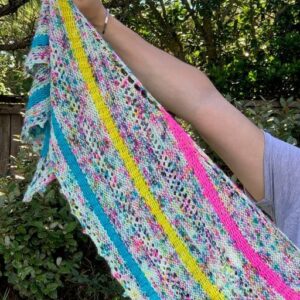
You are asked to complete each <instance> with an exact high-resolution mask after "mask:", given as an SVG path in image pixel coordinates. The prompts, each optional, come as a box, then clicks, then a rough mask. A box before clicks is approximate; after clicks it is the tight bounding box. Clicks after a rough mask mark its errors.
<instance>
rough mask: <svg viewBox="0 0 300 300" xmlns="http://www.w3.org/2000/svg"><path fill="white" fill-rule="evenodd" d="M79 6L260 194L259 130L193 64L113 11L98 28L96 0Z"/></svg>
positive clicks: (100, 13) (79, 0)
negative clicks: (162, 47)
mask: <svg viewBox="0 0 300 300" xmlns="http://www.w3.org/2000/svg"><path fill="white" fill-rule="evenodd" d="M74 3H75V4H76V5H77V7H78V8H79V10H80V11H81V12H82V13H83V14H84V15H85V17H86V18H87V19H88V20H89V22H90V23H91V24H92V25H93V26H94V27H95V28H96V29H97V31H98V32H99V33H100V34H101V35H102V37H103V38H104V39H105V40H106V41H107V42H108V43H109V44H110V45H111V46H112V48H113V49H114V51H115V52H116V53H117V54H118V55H119V56H120V57H121V59H122V60H123V61H124V62H125V63H126V64H127V66H128V67H129V68H130V69H131V70H132V72H133V73H134V74H135V75H136V77H137V78H138V79H139V80H140V81H141V82H142V84H143V85H144V86H145V87H146V89H147V90H148V91H149V92H150V93H151V94H152V95H153V96H154V97H155V98H156V99H157V100H158V101H159V102H160V103H161V104H162V105H163V106H164V107H165V108H166V109H167V110H169V111H171V112H173V113H174V114H176V115H177V116H179V117H181V118H183V119H184V120H186V121H188V122H189V123H191V124H192V125H193V126H194V128H195V129H196V130H197V131H198V132H199V134H200V135H201V136H202V137H203V139H204V140H205V141H206V142H207V143H208V144H209V145H210V147H211V148H212V149H213V150H214V151H215V152H216V153H217V154H218V155H219V156H220V157H221V158H222V159H223V160H224V162H225V163H226V164H227V165H228V167H229V168H230V169H231V170H232V172H233V173H234V174H235V176H236V177H237V178H238V179H239V180H240V181H241V183H242V184H243V186H244V187H245V189H246V190H247V191H248V192H249V193H250V194H251V196H252V197H253V199H254V200H256V201H259V200H261V199H263V198H264V176H263V153H264V135H263V131H262V130H261V129H259V128H258V127H257V126H256V125H255V124H253V123H252V121H250V120H249V119H248V118H247V117H246V116H244V115H243V114H242V113H241V112H240V111H239V110H237V109H236V108H235V107H234V106H233V105H231V104H230V103H229V102H228V101H227V100H226V99H225V98H224V97H223V96H222V95H221V93H220V92H219V91H218V90H217V89H216V87H215V86H214V85H213V83H212V82H211V81H210V80H209V78H208V77H207V76H206V75H205V74H204V73H203V72H201V71H200V70H198V69H197V68H195V67H193V66H191V65H189V64H187V63H184V62H182V61H181V60H179V59H177V58H175V57H174V56H172V55H170V54H168V53H166V52H164V51H162V50H160V49H159V48H156V47H155V46H153V45H151V44H150V43H148V42H147V41H145V40H144V39H143V38H142V37H141V36H139V35H138V34H137V33H135V32H134V31H132V30H130V29H129V28H128V27H126V26H125V25H124V24H122V23H121V22H120V21H119V20H117V19H116V18H115V17H113V16H111V15H110V16H109V22H108V26H107V28H106V31H105V34H102V30H103V26H104V20H105V8H104V6H103V4H102V3H101V2H100V1H99V0H74Z"/></svg>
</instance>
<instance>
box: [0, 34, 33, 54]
mask: <svg viewBox="0 0 300 300" xmlns="http://www.w3.org/2000/svg"><path fill="white" fill-rule="evenodd" d="M31 38H32V37H31V36H28V37H26V38H24V39H23V40H20V41H14V42H13V43H9V44H0V51H14V50H20V49H26V48H28V47H29V46H30V42H31Z"/></svg>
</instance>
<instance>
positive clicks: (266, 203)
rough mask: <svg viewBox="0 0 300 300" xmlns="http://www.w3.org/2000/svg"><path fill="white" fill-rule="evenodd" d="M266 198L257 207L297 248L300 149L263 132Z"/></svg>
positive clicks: (299, 231)
mask: <svg viewBox="0 0 300 300" xmlns="http://www.w3.org/2000/svg"><path fill="white" fill-rule="evenodd" d="M264 137H265V151H264V183H265V197H264V199H263V200H261V201H259V202H257V203H256V204H257V206H258V207H260V208H261V209H262V210H263V211H265V212H266V213H267V214H268V215H269V216H270V217H271V219H272V220H273V221H274V222H275V224H276V226H277V227H278V228H279V229H280V230H281V231H282V232H283V233H285V235H286V236H287V237H288V238H289V239H290V240H291V241H292V242H293V243H294V244H295V245H296V246H297V247H298V248H299V249H300V148H298V147H296V146H293V145H290V144H288V143H286V142H284V141H282V140H280V139H278V138H276V137H274V136H272V135H271V134H269V133H268V132H266V131H264Z"/></svg>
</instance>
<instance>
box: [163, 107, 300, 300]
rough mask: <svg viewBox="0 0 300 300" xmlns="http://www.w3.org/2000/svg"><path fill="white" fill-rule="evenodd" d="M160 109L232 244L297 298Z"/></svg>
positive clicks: (281, 291) (274, 284) (287, 295)
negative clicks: (248, 236)
mask: <svg viewBox="0 0 300 300" xmlns="http://www.w3.org/2000/svg"><path fill="white" fill-rule="evenodd" d="M161 111H162V113H163V114H164V116H165V118H166V120H167V122H168V124H169V127H170V130H171V132H172V133H173V135H174V137H175V138H176V140H177V143H178V146H179V149H180V150H181V151H182V153H183V154H184V155H185V158H186V160H187V162H188V163H189V165H190V166H191V167H192V168H193V170H194V173H195V175H196V177H197V178H198V181H199V182H200V184H201V186H202V187H203V194H204V196H205V197H206V198H207V199H209V201H210V202H211V204H212V206H213V207H214V210H215V211H216V213H217V215H218V216H219V218H220V220H221V222H222V223H223V226H224V227H225V228H226V230H227V231H228V233H229V235H230V237H231V238H232V240H233V241H234V245H235V247H236V248H237V249H238V250H240V251H241V252H242V253H243V254H244V256H245V257H246V258H247V259H248V260H249V261H250V263H251V264H252V265H253V266H254V267H255V268H256V270H257V271H258V273H259V274H260V276H261V277H263V278H264V279H265V280H266V281H267V283H268V284H269V285H271V286H272V287H273V288H274V289H275V290H276V291H277V292H278V293H279V294H281V295H282V296H283V297H285V298H286V299H289V300H296V299H298V300H299V299H300V293H298V292H296V291H294V290H293V289H292V288H291V287H290V286H288V285H287V284H286V283H285V282H284V281H283V280H282V278H281V277H280V276H279V275H278V274H277V273H276V272H275V271H274V270H272V269H271V268H270V267H269V266H268V265H267V264H266V263H265V262H264V261H263V259H262V258H261V257H260V256H259V255H258V253H256V252H255V250H254V249H253V248H252V247H251V245H250V244H249V243H248V241H247V240H246V239H245V238H244V236H243V235H242V233H241V231H240V230H239V228H238V226H237V224H236V223H235V222H234V220H233V219H232V218H231V216H230V214H229V213H228V212H227V209H226V208H225V206H224V204H223V202H222V200H221V199H220V198H219V196H218V194H217V191H216V190H215V188H214V186H213V184H212V183H211V181H210V180H209V178H208V176H207V174H206V171H205V169H204V168H203V166H202V164H201V163H200V161H199V159H198V153H197V150H196V149H195V147H194V145H193V140H192V139H191V137H190V136H189V135H188V134H187V133H186V132H185V131H184V130H183V129H182V127H181V126H179V124H178V123H177V122H176V121H175V120H174V119H173V118H172V116H171V115H170V114H169V113H168V112H167V111H166V110H165V109H164V108H162V109H161Z"/></svg>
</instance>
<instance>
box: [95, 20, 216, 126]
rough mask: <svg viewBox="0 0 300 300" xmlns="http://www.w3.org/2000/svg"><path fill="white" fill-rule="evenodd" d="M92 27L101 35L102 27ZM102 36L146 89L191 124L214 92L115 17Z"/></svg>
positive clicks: (203, 77)
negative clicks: (199, 109) (201, 106)
mask: <svg viewBox="0 0 300 300" xmlns="http://www.w3.org/2000/svg"><path fill="white" fill-rule="evenodd" d="M95 27H96V29H98V31H99V32H100V33H101V32H102V28H103V26H102V24H101V25H99V26H95ZM102 36H103V38H104V39H105V40H106V41H107V42H108V43H109V44H110V45H111V46H112V48H113V49H114V51H115V52H116V53H117V54H118V55H119V56H120V57H121V59H122V60H123V61H124V62H125V63H126V65H127V66H128V67H129V68H130V69H131V70H132V71H133V73H134V74H135V75H136V77H137V78H138V79H139V80H140V81H141V82H142V84H143V85H144V86H145V87H146V89H147V90H148V91H149V92H150V93H151V94H152V95H153V96H154V97H155V98H156V99H157V100H158V101H159V102H160V103H161V104H162V105H163V106H164V107H166V108H167V109H168V110H170V111H171V112H173V113H175V114H176V115H178V116H180V117H182V118H184V119H185V120H187V121H190V122H193V116H194V112H195V111H196V108H198V106H199V105H201V104H202V103H204V102H205V101H208V99H209V98H210V95H211V94H212V93H216V89H215V87H214V86H213V84H212V83H211V82H210V80H209V79H208V78H207V76H206V75H205V74H204V73H202V72H201V71H199V70H197V69H196V68H195V67H193V66H191V65H189V64H187V63H184V62H182V61H180V60H179V59H177V58H175V57H174V56H172V55H170V54H168V53H166V52H164V51H162V50H160V49H159V48H156V47H155V46H153V45H151V44H150V43H148V42H147V41H145V40H144V39H143V38H142V37H140V36H139V35H138V34H137V33H135V32H134V31H132V30H130V29H129V28H128V27H126V26H125V25H123V24H122V23H121V22H119V21H118V20H117V19H116V18H114V17H112V16H110V19H109V24H108V26H107V29H106V32H105V34H104V35H102ZM219 96H220V97H221V95H219Z"/></svg>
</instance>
